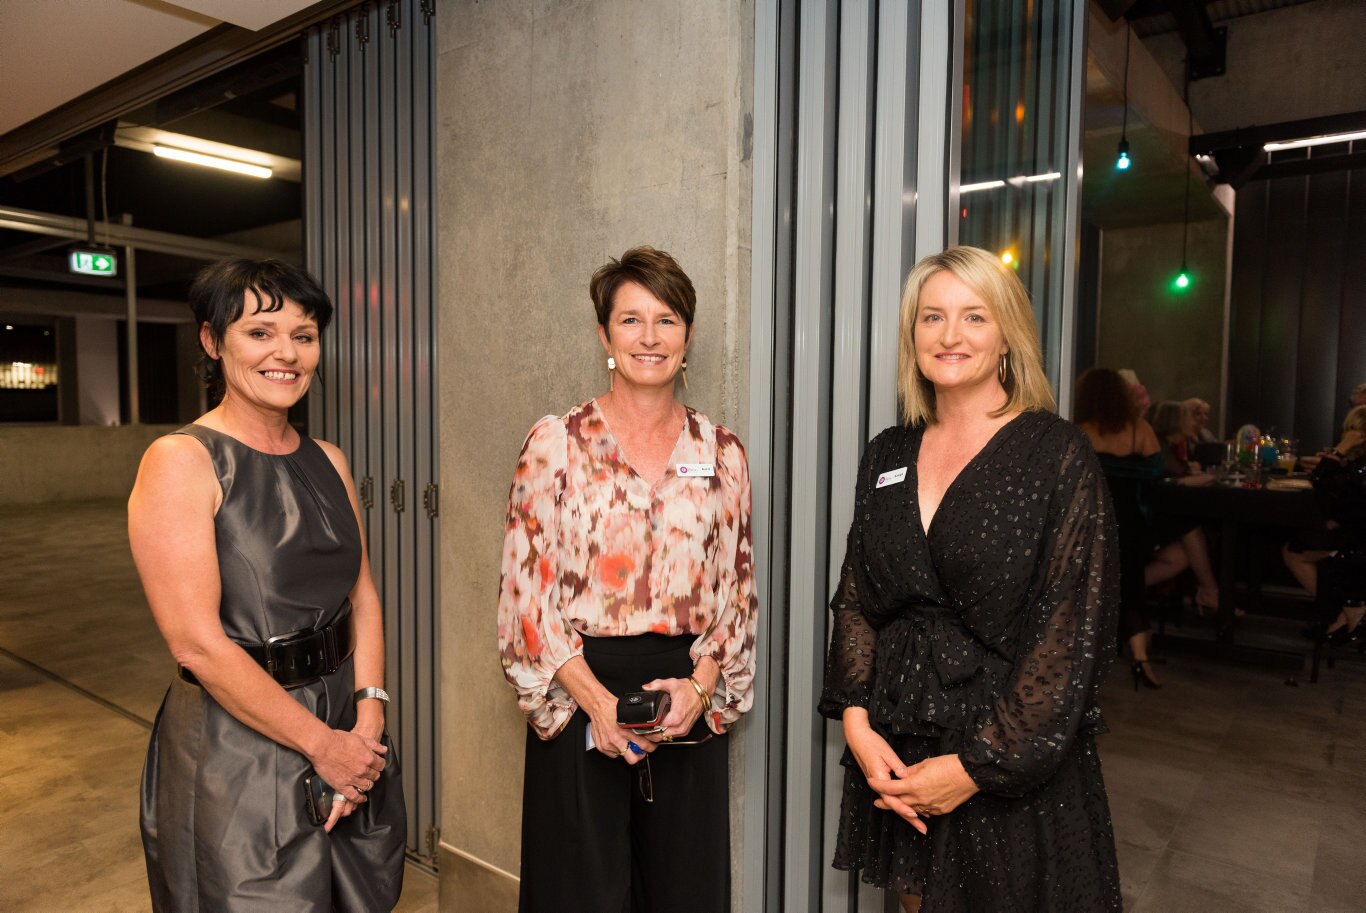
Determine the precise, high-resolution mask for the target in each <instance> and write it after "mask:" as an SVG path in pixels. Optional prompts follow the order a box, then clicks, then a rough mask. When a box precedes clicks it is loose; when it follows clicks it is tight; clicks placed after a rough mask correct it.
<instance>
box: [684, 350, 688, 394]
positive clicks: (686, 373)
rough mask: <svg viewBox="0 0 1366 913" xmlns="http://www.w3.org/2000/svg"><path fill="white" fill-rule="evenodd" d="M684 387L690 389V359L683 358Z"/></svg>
mask: <svg viewBox="0 0 1366 913" xmlns="http://www.w3.org/2000/svg"><path fill="white" fill-rule="evenodd" d="M683 389H684V390H686V389H688V360H687V359H686V358H685V359H683Z"/></svg>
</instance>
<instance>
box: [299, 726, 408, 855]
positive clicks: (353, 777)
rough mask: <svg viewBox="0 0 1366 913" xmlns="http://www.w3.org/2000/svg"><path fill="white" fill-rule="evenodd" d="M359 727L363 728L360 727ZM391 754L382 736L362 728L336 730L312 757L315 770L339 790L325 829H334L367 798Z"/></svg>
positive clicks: (331, 732) (330, 733)
mask: <svg viewBox="0 0 1366 913" xmlns="http://www.w3.org/2000/svg"><path fill="white" fill-rule="evenodd" d="M358 728H359V727H358ZM388 753H389V749H388V748H387V747H385V746H384V745H383V744H382V743H381V742H380V741H379V740H378V739H376V738H372V737H371V736H369V735H365V734H363V733H362V732H360V731H357V730H352V731H349V732H348V731H346V730H342V729H333V730H330V731H329V734H328V736H327V738H326V740H325V741H324V742H323V745H322V747H321V749H320V750H319V751H318V753H317V755H316V756H312V757H310V758H309V760H310V761H311V762H312V763H313V772H314V773H316V774H317V775H318V776H319V777H322V779H323V781H324V782H325V783H327V784H328V785H329V786H331V787H332V788H333V790H335V791H336V794H337V796H336V799H335V801H334V802H333V803H332V814H331V816H329V818H328V820H327V823H326V825H325V829H326V830H328V831H331V830H332V828H333V827H335V826H336V824H337V821H338V820H340V819H341V818H344V817H346V816H347V815H349V814H351V812H352V811H353V810H354V809H355V808H356V807H357V806H359V805H360V804H361V803H362V802H364V801H365V800H366V796H365V794H366V793H367V792H369V791H370V790H371V789H372V788H373V787H374V785H375V783H376V782H377V781H378V780H379V776H380V773H381V772H382V771H383V770H384V765H385V763H386V762H385V760H384V756H385V755H386V754H388Z"/></svg>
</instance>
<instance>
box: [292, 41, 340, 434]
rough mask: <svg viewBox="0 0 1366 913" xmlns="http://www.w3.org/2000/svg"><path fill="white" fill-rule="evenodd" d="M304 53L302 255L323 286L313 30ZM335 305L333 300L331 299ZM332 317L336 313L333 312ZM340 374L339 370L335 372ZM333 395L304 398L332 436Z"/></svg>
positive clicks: (330, 338) (330, 344)
mask: <svg viewBox="0 0 1366 913" xmlns="http://www.w3.org/2000/svg"><path fill="white" fill-rule="evenodd" d="M303 48H304V50H303V54H304V62H305V65H304V78H303V99H302V103H301V105H300V113H301V116H302V119H303V122H304V129H303V147H304V155H303V171H302V173H303V198H304V219H303V224H304V257H305V259H306V262H307V263H308V264H309V267H310V268H311V269H313V270H314V271H315V278H317V279H318V281H319V282H323V283H324V288H327V287H328V286H327V285H326V280H324V279H323V278H322V276H318V275H316V273H317V272H319V269H318V264H320V263H321V262H322V261H323V256H322V251H323V239H324V237H325V236H326V232H325V231H324V230H323V224H324V223H323V220H322V199H321V197H322V194H320V193H319V192H318V188H317V186H316V185H315V183H314V175H316V174H318V173H319V169H320V168H321V167H322V154H323V153H322V149H323V136H322V131H321V130H320V129H318V128H319V126H320V125H321V119H320V118H319V116H318V107H319V103H320V101H321V95H322V70H321V68H319V67H315V66H312V63H313V61H314V60H315V59H317V56H318V54H319V53H320V52H321V49H322V48H321V44H320V43H319V40H318V32H317V30H313V31H311V32H309V33H308V34H307V35H305V36H304V37H303ZM333 304H334V305H335V302H333ZM333 316H334V318H335V316H336V313H335V312H334V315H333ZM336 338H337V321H336V320H335V319H334V320H333V322H332V326H331V327H329V328H328V331H327V335H326V336H325V337H324V338H323V340H322V345H323V351H324V353H325V356H327V358H326V360H327V361H331V358H330V356H331V354H332V353H333V352H335V351H336V348H337V347H336ZM337 377H338V378H340V377H341V375H340V374H338V375H337ZM332 399H333V396H332V388H331V386H330V385H329V384H326V383H324V384H323V386H322V388H321V389H319V388H317V387H315V388H314V390H313V395H312V396H310V397H309V398H308V423H309V426H310V427H312V428H321V429H322V433H323V437H324V438H326V439H327V440H333V439H334V438H335V435H334V434H333V433H332V432H331V431H330V430H328V429H329V411H330V407H331V402H332Z"/></svg>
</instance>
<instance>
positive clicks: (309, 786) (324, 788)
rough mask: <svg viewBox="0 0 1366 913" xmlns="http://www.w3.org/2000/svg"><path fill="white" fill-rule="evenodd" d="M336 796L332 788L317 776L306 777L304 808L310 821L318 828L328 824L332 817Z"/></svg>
mask: <svg viewBox="0 0 1366 913" xmlns="http://www.w3.org/2000/svg"><path fill="white" fill-rule="evenodd" d="M336 795H337V794H336V793H335V792H334V791H333V789H332V787H330V786H328V785H327V784H326V783H325V782H324V781H323V778H322V777H320V776H318V775H317V774H309V775H308V776H307V777H305V778H304V808H305V809H306V810H307V811H308V820H309V821H311V822H313V824H314V825H316V826H318V827H322V826H323V825H324V824H326V823H327V819H328V818H330V817H331V816H332V800H333V799H334V798H335V797H336Z"/></svg>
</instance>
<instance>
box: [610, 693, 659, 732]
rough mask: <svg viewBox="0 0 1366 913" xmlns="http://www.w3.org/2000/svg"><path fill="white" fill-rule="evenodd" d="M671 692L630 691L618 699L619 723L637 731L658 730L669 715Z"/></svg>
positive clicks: (624, 727)
mask: <svg viewBox="0 0 1366 913" xmlns="http://www.w3.org/2000/svg"><path fill="white" fill-rule="evenodd" d="M669 702H670V698H669V692H667V691H630V692H628V693H626V694H623V695H622V696H621V697H619V698H618V699H617V725H618V726H620V727H621V728H622V729H631V730H634V731H636V732H658V731H660V730H662V729H663V728H664V717H666V716H668V715H669Z"/></svg>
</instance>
